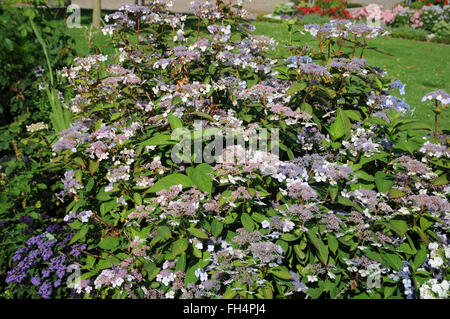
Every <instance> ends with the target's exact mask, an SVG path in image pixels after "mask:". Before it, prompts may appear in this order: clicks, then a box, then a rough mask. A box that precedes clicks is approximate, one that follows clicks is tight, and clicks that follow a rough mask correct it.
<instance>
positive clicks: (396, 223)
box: [388, 219, 408, 237]
mask: <svg viewBox="0 0 450 319" xmlns="http://www.w3.org/2000/svg"><path fill="white" fill-rule="evenodd" d="M388 226H389V228H391V229H392V230H393V231H395V232H396V233H397V234H398V235H400V237H403V236H404V235H405V234H406V232H407V231H408V223H406V221H404V220H402V219H391V220H390V221H389V223H388Z"/></svg>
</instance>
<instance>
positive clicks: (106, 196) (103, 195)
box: [95, 187, 111, 202]
mask: <svg viewBox="0 0 450 319" xmlns="http://www.w3.org/2000/svg"><path fill="white" fill-rule="evenodd" d="M95 198H96V199H98V200H99V201H101V202H106V201H108V200H111V196H110V195H109V193H107V192H105V188H104V187H102V189H101V190H100V192H98V194H97V196H95Z"/></svg>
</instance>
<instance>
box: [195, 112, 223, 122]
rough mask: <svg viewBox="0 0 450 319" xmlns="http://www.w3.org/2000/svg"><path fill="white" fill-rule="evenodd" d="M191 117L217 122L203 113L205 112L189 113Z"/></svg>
mask: <svg viewBox="0 0 450 319" xmlns="http://www.w3.org/2000/svg"><path fill="white" fill-rule="evenodd" d="M189 115H195V116H198V117H202V118H204V119H207V120H210V121H211V122H217V121H216V120H215V119H214V118H213V117H212V116H211V115H209V114H206V113H203V112H192V113H189Z"/></svg>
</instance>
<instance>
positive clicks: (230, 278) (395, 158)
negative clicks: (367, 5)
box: [8, 0, 450, 299]
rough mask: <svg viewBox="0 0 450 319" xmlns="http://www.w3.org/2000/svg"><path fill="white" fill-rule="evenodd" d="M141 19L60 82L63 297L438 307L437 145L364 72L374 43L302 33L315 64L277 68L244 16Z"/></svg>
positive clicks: (235, 12)
mask: <svg viewBox="0 0 450 319" xmlns="http://www.w3.org/2000/svg"><path fill="white" fill-rule="evenodd" d="M149 2H150V4H149V5H148V6H146V7H140V6H131V5H124V6H122V8H121V10H119V12H116V13H113V14H110V15H108V16H107V17H105V20H106V21H107V22H108V23H109V24H108V25H106V26H105V27H104V29H103V31H104V33H105V34H110V36H111V39H112V41H113V42H114V44H115V45H116V48H117V51H116V52H117V53H116V54H114V55H111V56H105V55H101V54H98V55H90V56H86V57H79V58H77V59H75V61H74V63H73V65H72V66H71V67H68V68H64V69H62V70H61V71H60V73H59V74H60V76H61V77H63V78H64V79H65V80H66V81H67V90H68V91H70V92H71V95H72V96H73V98H72V99H71V100H70V101H69V102H68V104H69V107H70V110H71V112H72V115H73V116H72V120H73V122H72V124H71V126H70V127H69V128H68V129H65V130H62V131H60V132H59V133H58V136H57V138H56V139H55V142H54V143H53V144H52V145H51V148H52V151H53V159H52V163H54V164H55V165H57V164H58V163H59V164H62V165H64V168H65V169H64V172H61V174H60V182H58V183H57V184H56V185H55V187H54V188H55V189H57V190H56V191H55V196H56V197H57V198H58V199H59V200H60V202H61V204H62V205H63V206H64V213H63V214H62V215H61V216H60V223H61V224H63V225H66V227H69V228H70V230H71V231H72V232H73V233H74V235H73V237H71V238H70V240H69V242H68V243H67V244H68V245H77V246H76V247H77V249H78V250H77V251H78V252H79V254H78V255H77V258H76V260H74V262H76V264H75V265H78V268H77V269H78V271H79V277H77V278H75V279H74V280H72V281H71V282H70V284H71V286H70V287H72V289H73V293H74V294H76V295H78V296H82V297H84V298H170V299H171V298H225V299H228V298H246V299H253V298H305V297H310V298H320V297H322V298H356V297H358V298H390V297H397V298H398V297H400V298H420V297H427V298H431V297H434V298H447V297H448V280H449V279H450V278H449V277H450V276H449V275H450V274H449V272H448V264H449V262H448V260H449V257H450V250H449V246H448V239H447V236H448V225H449V216H448V212H449V208H450V207H449V203H448V199H447V195H448V180H447V174H446V170H447V169H448V166H449V160H448V157H449V154H450V152H449V149H448V146H447V144H446V143H447V142H446V141H447V139H446V138H445V136H444V135H442V134H441V133H440V132H434V133H433V128H430V127H428V126H427V125H425V124H423V123H421V122H420V121H417V120H413V119H411V110H410V107H409V105H407V104H406V103H405V102H404V100H402V99H400V98H397V97H395V96H393V95H392V94H394V93H393V92H394V91H397V90H398V92H399V93H400V94H404V91H405V86H404V85H403V84H402V83H401V82H400V81H399V80H396V79H393V78H391V77H389V76H388V75H387V74H386V72H384V71H383V70H382V69H380V68H377V67H375V66H371V65H370V64H369V63H368V62H367V61H366V60H364V59H363V58H362V56H363V52H364V50H365V49H367V44H368V41H369V40H370V39H372V38H375V37H377V36H382V35H384V34H385V31H384V30H383V29H382V28H380V27H371V26H367V25H365V24H353V23H351V22H350V21H347V20H340V21H333V22H331V23H329V24H325V25H307V26H305V28H304V30H302V31H303V32H309V33H310V34H311V35H313V36H314V37H317V38H319V40H320V43H321V45H320V49H319V50H318V51H317V50H314V49H311V48H310V47H309V46H307V45H305V44H304V45H299V46H297V47H292V46H291V47H289V48H288V49H289V52H291V56H289V57H287V58H286V57H285V56H276V55H275V53H274V52H275V50H274V48H275V47H276V46H279V45H280V44H278V43H276V41H275V40H273V39H271V38H269V37H266V36H262V35H254V34H253V31H254V29H255V27H254V26H252V25H251V24H249V23H248V22H247V21H246V20H245V18H246V14H247V13H246V12H245V10H244V9H243V8H242V6H240V5H238V6H236V7H232V8H231V7H228V6H227V5H225V4H224V3H220V6H219V7H217V6H216V5H215V4H211V3H208V5H205V3H204V2H193V3H192V10H193V12H194V15H193V16H185V15H181V14H175V13H172V12H170V10H169V9H170V7H169V2H168V1H167V2H165V1H161V0H159V1H154V2H153V1H149ZM345 43H350V44H351V45H350V46H347V45H344V44H345ZM429 99H439V103H442V105H443V104H445V105H446V104H447V103H448V99H449V96H448V95H447V93H445V92H440V93H439V94H438V93H436V94H434V95H433V94H431V95H430V97H428V95H427V96H426V98H424V102H427V101H428V100H429ZM439 105H440V104H439ZM255 145H256V146H255ZM253 146H255V147H253ZM68 258H69V259H70V255H69V256H68ZM65 262H66V261H65ZM14 267H15V268H13V270H11V274H9V273H8V276H12V275H13V274H14V272H13V271H14V269H16V268H17V267H18V265H16V264H15V265H14ZM61 267H62V266H61ZM73 267H74V268H76V267H75V266H73ZM16 270H17V269H16ZM26 276H27V275H25V277H26ZM28 276H30V275H28ZM30 280H31V279H30ZM33 282H34V283H36V284H37V285H38V279H33ZM34 283H33V284H34ZM39 283H40V282H39ZM21 285H22V286H23V285H26V283H25V281H24V280H22V281H17V280H16V281H14V282H13V281H10V286H9V288H10V289H14V287H20V286H21ZM436 287H437V288H436ZM44 288H47V286H46V287H44ZM43 290H45V289H43ZM45 292H46V293H45V294H42V295H41V296H42V297H44V298H48V297H52V295H51V293H50V294H49V293H48V289H47V290H45Z"/></svg>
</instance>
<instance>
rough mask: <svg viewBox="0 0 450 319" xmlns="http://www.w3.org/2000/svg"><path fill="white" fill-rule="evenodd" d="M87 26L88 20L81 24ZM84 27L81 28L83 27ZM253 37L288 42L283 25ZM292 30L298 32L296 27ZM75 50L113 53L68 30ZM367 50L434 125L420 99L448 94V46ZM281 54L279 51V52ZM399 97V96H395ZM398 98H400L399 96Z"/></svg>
mask: <svg viewBox="0 0 450 319" xmlns="http://www.w3.org/2000/svg"><path fill="white" fill-rule="evenodd" d="M83 23H86V24H87V23H88V20H86V21H83ZM86 24H85V25H86ZM253 24H254V25H255V26H256V31H255V33H256V34H265V35H268V36H270V37H272V38H274V39H275V40H277V41H279V42H280V41H288V39H289V34H288V32H287V29H286V27H285V26H284V25H283V24H279V23H271V22H262V21H254V22H253ZM295 28H302V27H301V26H296V27H295ZM70 34H72V36H73V37H74V40H75V43H76V48H77V50H78V52H79V53H80V54H88V53H89V52H90V49H89V47H90V46H91V44H94V45H95V46H97V47H98V49H99V51H100V52H102V53H104V54H111V53H113V52H114V49H113V48H112V47H111V46H110V42H109V41H108V37H104V36H103V35H102V34H101V33H98V32H94V33H92V34H91V35H90V32H89V29H88V28H87V27H84V28H83V29H71V30H70ZM90 37H91V40H89V38H90ZM294 40H299V42H296V43H300V44H304V43H308V44H309V45H310V46H312V47H318V41H317V40H316V39H313V38H312V37H311V36H309V34H306V35H300V34H298V33H297V35H296V36H294ZM369 47H376V48H378V49H379V50H380V51H381V52H380V51H374V50H366V51H365V53H364V58H365V59H366V60H367V62H368V63H369V64H370V65H372V66H378V67H381V68H383V69H384V70H386V71H387V72H388V74H389V75H391V76H394V77H396V78H398V79H400V80H401V81H402V82H403V83H405V84H406V95H405V96H404V97H405V99H406V102H407V103H408V104H409V105H410V106H411V109H415V112H414V117H415V118H418V119H423V120H424V121H425V122H427V123H429V124H433V125H434V114H433V112H432V105H431V102H428V103H422V102H421V99H422V97H423V96H424V95H425V94H426V93H428V92H430V91H433V90H435V89H444V90H445V91H447V92H450V46H449V45H445V44H439V43H427V42H419V41H411V40H403V39H398V38H386V37H385V38H379V39H373V40H371V41H369ZM91 52H92V51H91ZM280 52H281V51H280ZM398 96H399V95H398ZM399 97H401V96H399ZM449 121H450V110H449V109H445V110H444V111H443V114H442V115H441V116H440V118H439V128H440V129H441V130H442V129H449V126H448V123H449Z"/></svg>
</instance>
